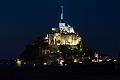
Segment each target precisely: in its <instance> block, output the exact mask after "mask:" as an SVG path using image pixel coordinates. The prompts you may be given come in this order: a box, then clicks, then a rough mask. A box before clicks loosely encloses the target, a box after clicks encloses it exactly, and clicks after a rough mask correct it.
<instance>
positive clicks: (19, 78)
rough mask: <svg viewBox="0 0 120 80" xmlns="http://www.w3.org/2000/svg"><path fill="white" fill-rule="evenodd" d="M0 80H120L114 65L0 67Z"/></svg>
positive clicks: (117, 67) (119, 74) (117, 68)
mask: <svg viewBox="0 0 120 80" xmlns="http://www.w3.org/2000/svg"><path fill="white" fill-rule="evenodd" d="M0 80H120V67H119V65H114V64H89V65H68V66H37V67H28V66H25V67H15V66H9V67H0Z"/></svg>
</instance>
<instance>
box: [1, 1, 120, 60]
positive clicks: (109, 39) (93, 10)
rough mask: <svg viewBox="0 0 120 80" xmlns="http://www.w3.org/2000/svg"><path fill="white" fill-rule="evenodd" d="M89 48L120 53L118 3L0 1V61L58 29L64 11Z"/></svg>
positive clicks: (119, 7)
mask: <svg viewBox="0 0 120 80" xmlns="http://www.w3.org/2000/svg"><path fill="white" fill-rule="evenodd" d="M61 5H63V6H64V19H65V20H66V21H67V22H68V23H69V24H70V25H71V26H74V28H75V30H76V31H78V32H79V34H80V35H81V36H82V38H83V40H84V42H85V44H86V46H88V47H90V48H96V49H97V50H99V51H101V52H103V53H104V54H109V55H114V56H116V55H117V53H118V52H120V1H119V0H64V1H60V0H0V58H15V57H16V56H19V55H20V54H21V53H22V52H23V50H24V49H25V46H26V45H27V44H30V43H31V42H32V41H35V40H36V38H37V37H38V36H40V35H41V34H47V33H48V32H49V31H50V29H51V28H52V27H58V22H59V20H60V13H61V8H60V6H61Z"/></svg>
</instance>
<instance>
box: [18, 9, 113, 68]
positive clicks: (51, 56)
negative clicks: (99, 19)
mask: <svg viewBox="0 0 120 80" xmlns="http://www.w3.org/2000/svg"><path fill="white" fill-rule="evenodd" d="M112 60H113V59H112V58H111V57H109V56H105V55H103V54H100V53H98V52H97V51H96V50H94V49H89V48H86V47H85V45H83V40H82V38H81V36H79V35H78V33H77V32H76V31H75V30H74V28H73V27H72V26H70V25H69V24H67V23H66V22H65V21H64V18H63V7H62V13H61V19H60V22H59V25H58V28H52V29H51V31H50V33H48V34H47V35H46V36H43V37H40V38H39V39H38V40H37V41H35V42H33V43H32V44H31V45H29V46H28V47H27V49H26V50H25V51H24V52H23V54H22V55H21V56H20V57H19V59H17V64H19V65H20V64H27V63H32V64H33V65H34V66H35V65H36V64H43V65H51V64H57V65H64V64H72V63H79V64H83V63H92V62H103V61H112Z"/></svg>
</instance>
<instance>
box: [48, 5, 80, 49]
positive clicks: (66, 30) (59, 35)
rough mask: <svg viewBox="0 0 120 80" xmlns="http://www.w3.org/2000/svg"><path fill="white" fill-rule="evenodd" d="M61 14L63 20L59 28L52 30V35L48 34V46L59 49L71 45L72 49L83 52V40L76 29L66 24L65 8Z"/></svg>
mask: <svg viewBox="0 0 120 80" xmlns="http://www.w3.org/2000/svg"><path fill="white" fill-rule="evenodd" d="M61 8H62V13H61V19H60V22H59V28H52V30H51V33H49V34H48V36H47V37H46V39H48V44H49V46H51V47H57V46H59V45H69V46H70V47H71V49H78V46H79V47H80V50H81V51H82V38H81V37H80V36H79V35H78V33H76V32H75V30H74V28H73V27H71V26H70V25H69V24H67V23H65V22H64V18H63V7H61Z"/></svg>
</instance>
